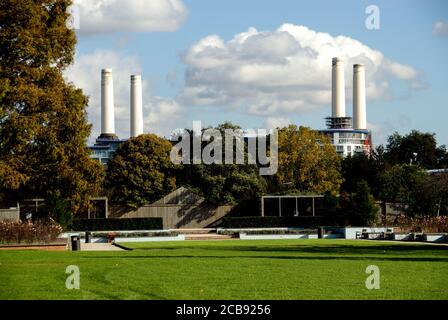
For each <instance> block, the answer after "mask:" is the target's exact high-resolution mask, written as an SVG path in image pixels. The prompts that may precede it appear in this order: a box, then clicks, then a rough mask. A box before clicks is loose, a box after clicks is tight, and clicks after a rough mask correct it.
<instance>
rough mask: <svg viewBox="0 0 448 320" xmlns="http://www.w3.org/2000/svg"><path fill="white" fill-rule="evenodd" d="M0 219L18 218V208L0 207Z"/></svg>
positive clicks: (15, 219) (16, 219) (17, 219)
mask: <svg viewBox="0 0 448 320" xmlns="http://www.w3.org/2000/svg"><path fill="white" fill-rule="evenodd" d="M0 220H14V221H19V220H20V209H19V208H12V209H0Z"/></svg>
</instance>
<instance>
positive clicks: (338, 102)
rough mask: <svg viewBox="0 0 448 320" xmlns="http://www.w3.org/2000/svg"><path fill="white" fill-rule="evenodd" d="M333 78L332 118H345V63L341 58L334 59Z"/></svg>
mask: <svg viewBox="0 0 448 320" xmlns="http://www.w3.org/2000/svg"><path fill="white" fill-rule="evenodd" d="M331 76H332V77H331V113H332V114H331V116H332V117H333V118H340V117H345V79H344V61H343V60H342V59H341V58H333V61H332V68H331Z"/></svg>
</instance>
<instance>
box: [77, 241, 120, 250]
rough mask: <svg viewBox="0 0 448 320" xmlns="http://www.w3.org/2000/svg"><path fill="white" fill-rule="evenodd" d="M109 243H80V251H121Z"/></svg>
mask: <svg viewBox="0 0 448 320" xmlns="http://www.w3.org/2000/svg"><path fill="white" fill-rule="evenodd" d="M122 250H123V249H121V248H119V247H117V246H114V245H112V244H110V243H81V251H122Z"/></svg>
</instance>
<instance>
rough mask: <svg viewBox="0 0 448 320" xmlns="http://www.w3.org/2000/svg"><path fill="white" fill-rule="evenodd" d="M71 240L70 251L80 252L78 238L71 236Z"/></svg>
mask: <svg viewBox="0 0 448 320" xmlns="http://www.w3.org/2000/svg"><path fill="white" fill-rule="evenodd" d="M71 240H72V251H79V250H81V241H80V239H79V236H71Z"/></svg>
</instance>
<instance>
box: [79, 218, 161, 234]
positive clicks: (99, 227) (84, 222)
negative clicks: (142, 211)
mask: <svg viewBox="0 0 448 320" xmlns="http://www.w3.org/2000/svg"><path fill="white" fill-rule="evenodd" d="M72 229H73V231H109V230H161V229H163V219H162V218H123V219H113V218H112V219H77V220H73V224H72Z"/></svg>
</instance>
